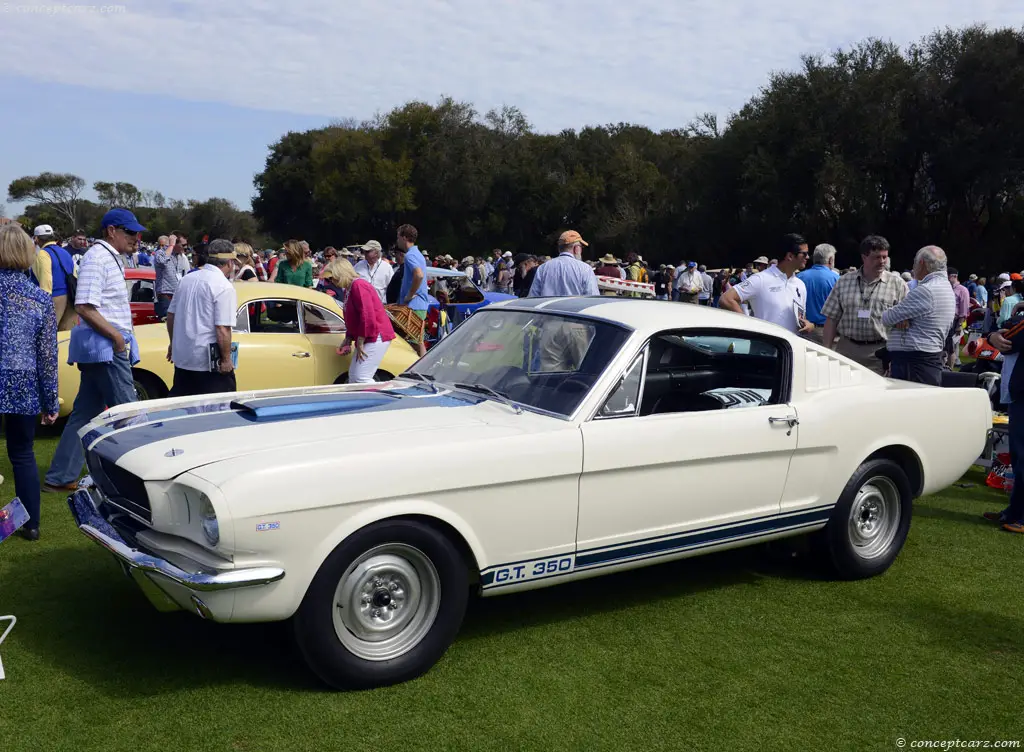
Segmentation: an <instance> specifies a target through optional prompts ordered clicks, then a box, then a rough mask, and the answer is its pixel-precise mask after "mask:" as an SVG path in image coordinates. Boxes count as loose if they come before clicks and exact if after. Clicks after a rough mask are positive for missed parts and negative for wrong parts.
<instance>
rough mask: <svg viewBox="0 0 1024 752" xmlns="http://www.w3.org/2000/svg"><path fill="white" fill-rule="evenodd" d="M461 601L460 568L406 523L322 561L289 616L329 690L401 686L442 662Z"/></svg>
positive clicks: (362, 537)
mask: <svg viewBox="0 0 1024 752" xmlns="http://www.w3.org/2000/svg"><path fill="white" fill-rule="evenodd" d="M468 597H469V579H468V575H467V570H466V564H465V562H464V561H463V560H462V557H461V556H460V554H459V552H458V550H457V549H456V548H455V546H454V545H453V544H452V542H451V541H449V540H448V538H447V537H445V536H444V535H443V534H442V533H440V532H439V531H437V530H435V529H434V528H432V527H429V526H428V525H424V524H422V523H420V522H415V521H411V520H390V521H385V522H378V523H375V524H373V525H370V526H368V527H366V528H363V529H362V530H360V531H358V532H356V533H354V534H353V535H351V536H349V538H347V539H346V540H345V541H344V542H343V543H342V544H341V545H340V546H338V548H336V549H335V550H334V551H333V552H332V553H331V555H330V556H329V557H327V560H326V561H325V562H324V563H323V565H322V566H321V567H320V570H319V571H318V572H317V574H316V577H314V578H313V582H312V583H311V584H310V586H309V590H308V591H306V596H305V598H303V601H302V605H300V606H299V610H298V611H297V612H296V614H295V619H294V628H295V637H296V640H297V642H298V646H299V650H300V651H301V652H302V655H303V657H304V658H305V660H306V663H307V664H309V667H310V668H311V669H312V670H313V671H314V672H315V673H316V674H317V675H318V676H319V677H320V678H321V679H323V680H324V681H325V682H326V683H327V684H329V685H331V686H332V687H336V688H338V689H367V688H370V687H381V686H386V685H388V684H395V683H398V682H403V681H408V680H409V679H414V678H416V677H417V676H420V675H421V674H423V673H425V672H426V671H427V670H429V669H430V667H431V666H433V665H434V664H435V663H436V662H437V661H438V660H439V659H440V658H441V656H442V655H444V653H445V651H446V650H447V649H448V646H449V645H451V643H452V641H453V640H454V639H455V635H456V634H457V633H458V630H459V627H460V625H461V624H462V617H463V615H464V614H465V612H466V602H467V600H468Z"/></svg>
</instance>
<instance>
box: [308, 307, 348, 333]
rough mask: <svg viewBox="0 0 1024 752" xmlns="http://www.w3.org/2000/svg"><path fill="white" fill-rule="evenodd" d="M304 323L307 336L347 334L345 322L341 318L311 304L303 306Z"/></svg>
mask: <svg viewBox="0 0 1024 752" xmlns="http://www.w3.org/2000/svg"><path fill="white" fill-rule="evenodd" d="M302 323H303V326H305V329H306V334H344V333H345V322H344V320H342V318H341V316H338V315H337V314H335V313H331V312H330V311H328V310H327V309H325V308H321V307H320V306H315V305H310V304H309V303H303V304H302Z"/></svg>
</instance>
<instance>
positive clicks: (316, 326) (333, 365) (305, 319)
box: [302, 303, 352, 384]
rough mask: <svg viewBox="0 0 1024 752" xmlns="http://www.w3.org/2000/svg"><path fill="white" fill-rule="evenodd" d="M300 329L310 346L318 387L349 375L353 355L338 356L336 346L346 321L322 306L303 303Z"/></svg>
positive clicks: (343, 336)
mask: <svg viewBox="0 0 1024 752" xmlns="http://www.w3.org/2000/svg"><path fill="white" fill-rule="evenodd" d="M302 330H303V333H304V334H305V335H306V339H308V340H309V344H310V346H311V347H312V353H313V369H314V379H316V383H317V384H333V383H334V382H335V380H337V378H338V377H339V376H341V375H342V374H347V373H348V369H349V365H350V363H351V362H352V356H351V355H338V346H339V345H340V344H341V343H342V342H343V341H344V339H345V320H344V319H343V318H342V317H341V316H339V315H338V314H337V313H334V312H333V311H329V310H327V309H326V308H324V307H322V306H318V305H315V304H313V303H303V304H302Z"/></svg>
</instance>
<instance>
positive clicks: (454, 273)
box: [427, 266, 466, 279]
mask: <svg viewBox="0 0 1024 752" xmlns="http://www.w3.org/2000/svg"><path fill="white" fill-rule="evenodd" d="M465 276H466V273H465V272H463V271H459V270H458V269H442V268H440V267H438V266H428V267H427V279H431V278H434V277H465Z"/></svg>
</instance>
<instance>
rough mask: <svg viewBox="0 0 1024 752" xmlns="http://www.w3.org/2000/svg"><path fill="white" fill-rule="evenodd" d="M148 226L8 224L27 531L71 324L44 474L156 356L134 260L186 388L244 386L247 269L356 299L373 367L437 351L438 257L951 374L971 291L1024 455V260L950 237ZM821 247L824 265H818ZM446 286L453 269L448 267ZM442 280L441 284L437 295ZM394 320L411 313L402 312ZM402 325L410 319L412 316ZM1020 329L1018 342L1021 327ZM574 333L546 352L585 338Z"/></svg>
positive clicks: (2, 357)
mask: <svg viewBox="0 0 1024 752" xmlns="http://www.w3.org/2000/svg"><path fill="white" fill-rule="evenodd" d="M145 231H146V228H145V227H143V226H142V225H141V224H139V222H138V220H137V219H136V218H135V216H134V214H132V212H130V211H128V210H126V209H111V210H110V211H108V212H107V213H106V214H105V215H104V217H103V219H102V222H101V233H100V236H99V237H96V238H92V239H90V238H89V237H88V236H87V235H86V233H84V232H81V231H76V232H75V233H73V234H72V235H71V236H70V237H68V238H67V239H66V242H65V244H64V245H62V244H61V243H60V242H59V239H58V238H57V236H56V233H55V232H54V231H53V228H52V227H50V226H49V225H40V226H38V227H36V228H35V229H34V231H33V235H32V237H29V235H28V234H27V233H25V231H24V230H23V229H22V228H21V227H20V226H19V225H17V224H7V225H4V226H2V227H0V336H2V343H3V345H2V349H0V387H2V391H0V414H2V415H3V423H4V430H5V434H6V437H7V450H8V455H9V457H10V460H11V463H12V465H13V466H14V475H15V487H16V491H17V493H18V495H19V497H20V498H21V499H22V501H23V502H24V503H25V505H26V508H27V510H28V512H29V518H30V519H29V523H28V524H27V525H26V526H25V527H24V528H23V529H22V531H21V534H22V535H23V537H26V538H28V539H29V540H36V539H38V537H39V498H40V483H39V478H38V471H37V469H36V465H35V457H34V453H33V450H32V442H33V437H34V432H35V425H36V423H37V422H38V416H40V415H42V416H43V418H42V422H43V424H52V423H54V422H55V421H56V419H57V417H58V412H59V409H58V399H57V350H56V338H57V332H58V331H60V330H65V331H66V330H70V331H71V335H70V343H69V356H68V359H69V363H72V364H75V365H76V366H77V367H78V369H79V371H80V372H81V385H80V387H79V390H78V394H77V396H76V399H75V403H74V406H73V407H72V410H71V415H70V416H69V418H68V422H67V425H66V426H65V428H64V431H63V433H62V435H61V438H60V441H59V443H58V446H57V450H56V453H55V455H54V458H53V461H52V462H51V464H50V467H49V469H48V470H47V472H46V475H45V483H44V484H43V488H45V489H46V490H47V491H51V492H67V491H71V490H73V489H74V488H75V486H76V483H77V480H78V478H79V476H80V475H81V472H82V470H83V465H84V453H83V448H82V444H81V441H80V440H79V438H78V431H79V429H81V428H82V427H83V426H85V425H86V424H87V423H88V422H89V421H91V420H92V419H93V418H95V417H96V415H98V414H99V413H100V412H101V411H102V410H104V409H106V408H107V407H111V406H114V405H118V404H122V403H125V402H132V401H135V400H136V399H137V395H136V392H135V387H134V380H133V377H132V366H134V365H135V364H136V363H138V362H139V354H138V346H137V344H136V341H135V336H134V330H133V326H132V317H131V309H130V305H129V300H128V295H127V290H126V286H125V269H126V268H130V267H142V266H152V267H153V268H154V271H155V284H154V293H155V301H154V307H155V311H156V314H157V316H158V317H159V318H160V319H162V320H164V321H165V323H166V327H167V332H168V340H169V344H168V350H167V359H168V361H170V362H172V363H173V364H174V385H173V387H172V389H171V396H181V395H195V394H207V393H215V392H228V391H234V390H235V386H236V382H235V374H234V369H235V367H236V365H237V350H236V349H235V348H234V347H233V345H232V329H233V327H234V324H235V318H236V309H237V294H236V290H235V286H234V285H233V284H231V283H232V282H253V283H261V282H276V283H279V284H287V285H296V286H299V287H304V288H318V289H320V290H321V291H323V292H325V293H327V294H329V295H333V296H335V297H336V298H337V299H338V301H339V303H341V304H342V305H343V306H344V314H345V321H346V330H347V334H346V337H345V340H344V342H343V343H342V344H341V345H340V346H339V348H338V352H339V354H342V355H347V354H351V355H352V365H351V367H350V371H349V379H350V381H351V382H354V383H362V382H369V381H372V380H373V374H374V373H375V372H376V369H377V366H378V365H379V363H380V361H381V359H382V358H383V356H384V353H385V351H386V350H387V348H388V346H389V343H390V342H391V341H392V340H393V339H395V337H396V336H397V334H396V326H398V328H399V330H400V333H401V334H402V336H404V337H406V338H407V339H408V340H409V341H410V343H411V344H412V345H413V347H415V348H416V349H417V351H418V352H419V354H420V355H422V354H424V353H425V344H424V341H423V323H424V321H425V319H426V317H427V310H428V301H429V294H428V278H427V274H428V267H430V266H433V267H436V268H441V269H452V270H459V271H461V272H463V273H464V274H465V275H466V276H467V277H468V278H470V279H472V280H473V282H474V283H475V284H476V285H478V286H479V287H481V288H483V289H487V290H492V291H496V292H507V293H509V294H513V295H517V296H519V297H551V296H585V295H601V294H606V295H617V294H619V295H621V294H625V295H638V294H639V293H636V292H621V291H616V290H615V285H610V286H609V285H604V289H603V292H602V286H601V285H600V281H601V280H609V279H610V280H630V281H632V282H636V283H639V285H649V286H650V287H649V289H650V290H651V292H652V295H653V296H654V297H656V298H658V299H660V300H664V301H675V302H677V303H681V304H693V305H698V306H712V307H719V308H722V309H725V310H730V311H733V312H735V313H737V314H742V315H746V316H752V317H755V318H758V319H762V320H764V321H768V322H771V323H773V324H776V325H778V326H781V327H783V328H784V329H787V330H788V331H790V332H793V333H795V334H798V335H800V336H803V337H806V338H808V339H811V340H813V341H815V342H817V343H818V344H820V345H823V346H824V347H827V348H830V349H835V350H836V351H837V352H839V353H841V354H842V355H844V356H846V357H848V358H850V359H852V360H854V361H856V362H858V363H861V364H862V365H865V366H867V367H868V368H871V369H873V370H875V371H877V372H878V373H880V374H882V375H888V376H892V377H893V378H898V379H905V380H909V381H914V382H919V383H924V384H931V385H937V386H938V385H941V383H942V372H943V371H944V370H948V369H951V368H954V367H955V366H956V364H957V359H958V357H959V347H958V343H959V341H960V338H961V333H962V331H963V328H964V326H965V323H966V321H967V318H968V315H969V314H970V311H971V309H972V307H974V308H981V309H983V310H985V311H986V331H987V332H988V336H989V341H990V342H991V343H992V344H993V346H995V347H996V348H998V349H999V350H1001V351H1003V352H1005V353H1006V358H1005V362H1004V365H1003V380H1002V383H1003V395H1002V397H1003V402H1004V403H1006V404H1008V405H1009V410H1008V412H1009V422H1010V443H1011V454H1012V455H1013V456H1014V459H1015V461H1014V465H1015V469H1016V465H1017V461H1016V458H1017V457H1020V458H1021V461H1022V462H1021V468H1020V469H1021V471H1022V472H1024V369H1020V371H1019V372H1015V369H1014V366H1015V362H1016V352H1017V350H1018V349H1019V348H1022V347H1024V335H1021V336H1020V338H1018V333H1019V332H1024V313H1022V312H1024V303H1022V300H1024V277H1022V274H1018V273H1009V272H1007V273H1003V274H999V275H998V276H996V277H995V278H994V279H993V280H992V281H991V283H990V282H989V281H988V280H987V279H986V278H984V277H982V278H978V277H977V276H976V275H973V274H972V275H970V276H969V277H968V280H967V283H966V284H961V283H960V280H959V273H958V271H957V270H956V269H953V268H951V267H949V266H948V263H947V258H946V254H945V252H944V251H943V250H942V249H941V248H938V247H937V246H925V247H923V248H921V249H920V250H918V251H917V253H916V255H915V256H914V262H913V268H912V269H911V270H907V271H905V272H903V273H902V274H897V273H895V272H893V271H891V269H890V261H889V251H890V247H889V243H888V241H887V240H886V239H885V238H883V237H881V236H878V235H871V236H868V237H866V238H864V240H863V241H862V242H861V244H860V259H861V264H860V266H859V267H853V268H850V269H848V270H846V272H845V273H843V274H841V273H840V272H839V271H838V270H837V269H836V268H835V259H836V249H835V248H834V247H833V246H831V245H829V244H827V243H823V244H820V245H817V246H816V247H815V248H814V249H813V251H812V250H810V246H809V244H808V242H807V241H806V240H805V239H804V238H803V237H802V236H800V235H796V234H791V235H786V236H785V237H784V238H782V240H781V242H780V244H779V247H778V255H777V258H773V259H771V260H769V259H768V258H767V257H766V256H759V257H757V258H755V259H754V260H753V261H751V262H750V263H748V264H747V265H746V266H745V267H744V268H742V269H728V268H726V269H717V270H710V271H709V270H708V269H707V267H706V266H705V265H704V264H698V263H697V262H696V261H694V260H687V261H683V262H682V263H680V264H679V265H678V266H671V265H668V264H662V265H660V266H658V267H657V268H656V269H651V268H649V267H648V264H647V263H646V262H645V261H644V259H643V257H642V256H641V255H640V254H638V253H629V254H627V256H626V258H625V259H623V260H621V261H620V260H619V259H617V258H615V257H614V256H613V255H611V254H604V255H603V256H600V257H598V258H595V259H594V260H590V261H587V260H584V259H583V256H584V253H585V249H587V248H589V244H588V243H587V241H585V240H584V239H583V237H582V236H581V235H580V234H579V233H578V232H576V231H574V230H569V231H566V232H563V233H562V234H561V235H560V236H559V238H558V241H557V247H556V249H555V250H556V253H555V255H554V256H537V255H532V254H519V255H513V254H512V253H511V252H509V251H502V250H500V249H495V250H493V251H492V252H491V253H490V254H489V255H487V256H480V257H469V256H467V257H464V258H462V259H461V260H456V259H455V258H453V257H451V256H449V255H438V256H436V257H434V258H433V259H431V258H430V255H429V254H427V253H424V252H423V251H421V250H420V249H419V247H418V246H417V242H418V231H417V230H416V228H415V227H413V226H411V225H408V224H405V225H402V226H400V227H399V228H398V229H397V231H396V237H395V242H394V244H393V245H392V246H391V247H390V248H389V249H388V251H385V250H384V248H383V246H382V244H381V243H380V242H379V241H377V240H369V241H367V242H365V243H362V244H359V245H353V246H345V247H343V248H341V249H340V250H339V249H337V248H335V247H333V246H328V247H326V248H324V249H323V250H321V251H317V252H313V251H312V249H311V248H310V245H309V243H308V242H306V241H304V240H289V241H287V242H286V243H284V244H283V246H282V247H281V248H279V249H277V250H274V249H266V250H263V251H258V250H255V249H253V248H252V247H251V246H250V245H248V244H246V243H243V242H233V241H231V240H228V239H214V240H209V239H208V238H205V237H204V238H203V242H201V243H196V244H194V245H193V244H191V243H190V242H189V238H188V237H187V236H186V235H185V234H184V233H180V232H179V233H175V234H173V235H169V236H160V237H159V238H157V240H156V242H155V243H153V244H145V243H143V242H142V240H141V237H142V233H144V232H145ZM808 263H810V266H809V267H808ZM435 284H436V285H438V286H443V285H444V281H443V277H442V279H439V280H437V282H436V283H435ZM439 292H442V291H441V290H440V289H438V287H435V294H437V293H439ZM393 322H394V325H393ZM399 325H400V326H399ZM1018 339H1019V341H1018ZM580 344H581V343H580V342H577V341H576V340H575V339H574V336H573V332H571V331H569V332H567V333H566V336H565V341H564V342H561V343H559V344H558V348H557V352H555V351H554V350H553V351H552V352H551V353H548V354H547V355H548V356H549V357H552V358H558V357H565V354H566V353H572V352H573V351H574V350H575V349H578V348H579V346H580ZM1019 488H1020V492H1019V493H1017V492H1015V493H1014V495H1013V496H1012V497H1011V503H1010V505H1009V506H1008V507H1007V509H1006V510H1003V511H1002V512H1000V513H992V514H991V515H987V516H988V517H989V519H992V520H993V521H997V522H999V523H1000V524H1001V525H1003V526H1004V527H1005V528H1006V529H1007V530H1012V531H1013V532H1024V483H1022V484H1020V486H1019Z"/></svg>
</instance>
